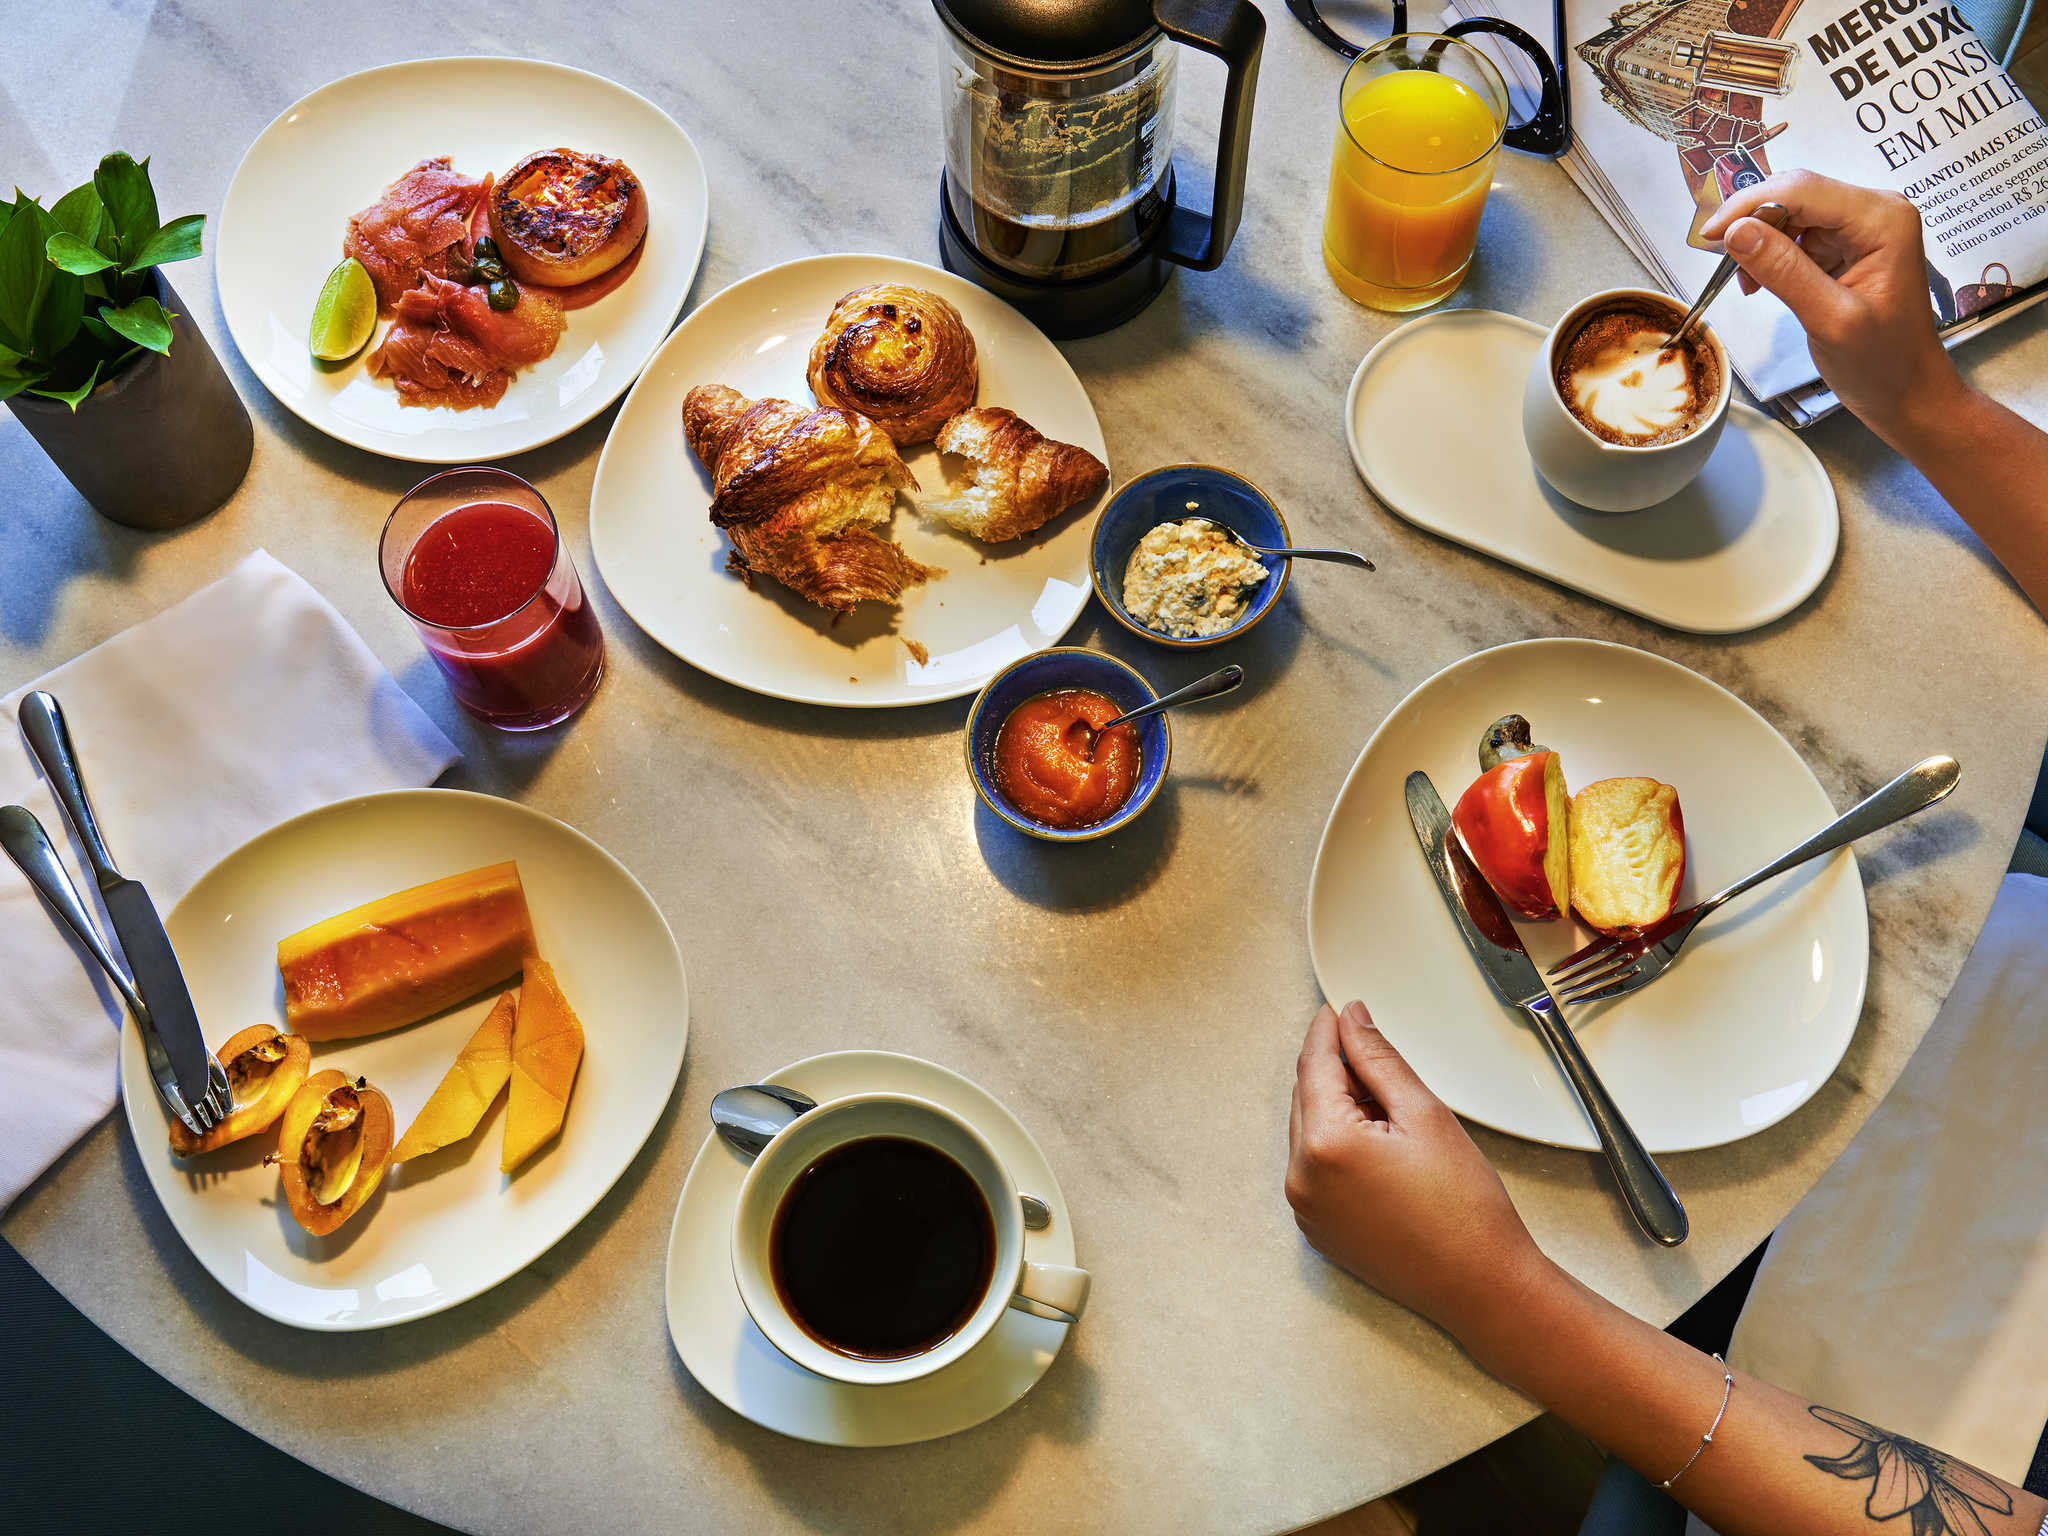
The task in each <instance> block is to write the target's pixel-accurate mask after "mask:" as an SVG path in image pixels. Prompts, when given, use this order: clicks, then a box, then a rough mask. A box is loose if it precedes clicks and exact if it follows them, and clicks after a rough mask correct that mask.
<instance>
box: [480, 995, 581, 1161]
mask: <svg viewBox="0 0 2048 1536" xmlns="http://www.w3.org/2000/svg"><path fill="white" fill-rule="evenodd" d="M582 1060H583V1026H582V1024H580V1023H579V1022H577V1019H576V1013H575V1010H574V1009H572V1008H571V1007H570V1006H569V1000H568V999H567V998H566V997H564V996H562V989H561V986H560V985H559V984H558V983H557V982H556V981H555V972H554V968H553V967H552V966H550V965H549V964H548V963H547V962H546V961H545V960H541V959H538V958H535V959H532V960H529V961H527V962H526V980H525V983H524V984H523V985H522V986H521V987H520V989H519V1018H518V1021H517V1023H516V1025H515V1026H514V1028H513V1031H512V1092H511V1097H510V1099H509V1100H508V1101H507V1102H506V1105H505V1151H504V1156H503V1157H502V1158H500V1159H499V1162H498V1168H499V1171H500V1172H502V1173H510V1172H511V1171H512V1170H513V1169H515V1168H517V1167H518V1166H519V1165H520V1164H521V1163H523V1162H525V1161H526V1160H527V1159H528V1158H529V1157H531V1156H533V1154H534V1153H536V1152H538V1151H539V1150H540V1149H541V1148H542V1147H544V1146H546V1145H547V1144H548V1143H549V1142H550V1141H552V1140H554V1138H555V1136H556V1135H557V1134H558V1133H559V1132H560V1131H561V1129H562V1117H563V1116H564V1115H566V1114H567V1113H568V1111H569V1093H570V1090H571V1089H573V1088H574V1087H575V1086H576V1068H577V1067H578V1066H579V1065H580V1064H581V1063H582Z"/></svg>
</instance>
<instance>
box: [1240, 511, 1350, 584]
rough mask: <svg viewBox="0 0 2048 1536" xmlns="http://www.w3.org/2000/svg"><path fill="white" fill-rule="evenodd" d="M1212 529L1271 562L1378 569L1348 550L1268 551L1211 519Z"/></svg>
mask: <svg viewBox="0 0 2048 1536" xmlns="http://www.w3.org/2000/svg"><path fill="white" fill-rule="evenodd" d="M1208 521H1209V522H1210V523H1211V525H1212V526H1213V527H1217V528H1222V529H1223V531H1224V532H1225V533H1227V534H1229V535H1230V539H1231V542H1232V543H1234V544H1236V545H1237V546H1238V548H1240V549H1248V550H1250V551H1251V552H1252V553H1253V554H1255V555H1264V556H1266V557H1267V558H1268V559H1272V560H1328V561H1330V562H1332V563H1333V564H1336V565H1355V566H1357V567H1358V568H1359V569H1360V570H1362V571H1375V570H1378V569H1379V567H1378V566H1376V565H1374V564H1373V563H1372V562H1371V561H1370V560H1368V559H1366V558H1365V556H1363V555H1361V554H1356V553H1354V552H1353V551H1351V550H1348V549H1268V548H1266V546H1265V545H1263V544H1254V543H1253V542H1252V541H1251V540H1250V539H1247V538H1246V537H1245V536H1244V535H1243V534H1241V533H1239V532H1238V531H1237V530H1236V529H1235V528H1229V527H1225V526H1224V525H1223V524H1222V523H1218V522H1216V521H1215V520H1214V519H1213V518H1211V519H1209V520H1208Z"/></svg>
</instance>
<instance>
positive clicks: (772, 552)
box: [683, 384, 939, 613]
mask: <svg viewBox="0 0 2048 1536" xmlns="http://www.w3.org/2000/svg"><path fill="white" fill-rule="evenodd" d="M683 435H684V437H685V438H686V439H687V440H688V441H689V444H690V451H691V452H692V453H694V454H696V455H697V457H698V459H699V460H701V461H702V463H703V465H704V467H705V468H706V469H708V470H710V471H711V521H712V522H713V523H715V524H717V525H718V526H719V527H720V528H723V529H724V530H725V532H726V536H727V537H728V538H730V539H731V540H732V547H733V552H732V555H731V557H730V559H729V560H728V562H727V563H728V566H729V568H731V569H733V570H736V571H738V572H739V573H740V575H741V576H742V577H745V578H746V579H747V580H748V582H749V584H751V581H752V574H753V573H754V572H756V571H758V572H760V573H761V574H762V575H764V576H772V577H774V578H775V579H776V580H777V581H779V582H781V583H782V584H783V585H784V586H785V587H788V588H789V589H790V591H792V592H794V593H796V594H797V596H799V597H801V598H803V599H805V600H806V601H808V602H813V603H816V604H817V605H818V606H819V607H821V608H832V609H836V610H838V611H839V612H841V613H845V612H848V611H850V610H851V609H852V608H853V606H854V605H855V604H856V603H859V602H861V601H863V600H867V599H871V600H873V601H875V602H883V603H893V602H895V601H896V600H897V598H899V597H900V596H902V594H903V589H904V587H906V586H910V585H913V584H915V583H917V582H921V581H923V580H924V579H925V578H926V577H928V576H933V575H937V574H939V573H938V572H936V571H933V570H930V569H928V568H926V567H925V566H922V565H919V564H918V563H917V562H916V561H915V560H913V559H911V558H910V557H909V556H908V555H906V554H905V553H904V552H903V551H902V549H901V548H899V547H898V546H897V545H896V543H895V542H894V541H893V540H891V539H888V538H886V537H883V536H882V535H880V534H877V533H876V532H874V528H873V526H871V525H880V524H885V523H887V522H888V521H889V513H890V510H891V508H892V507H893V506H894V505H895V501H896V492H897V490H898V489H899V488H901V487H903V486H911V487H915V486H916V484H917V481H916V480H915V479H913V478H912V477H911V473H910V469H909V467H908V466H907V465H905V464H904V462H903V460H902V458H901V457H900V456H898V454H897V452H896V445H895V444H894V443H892V442H890V441H889V439H888V437H887V435H886V434H884V433H883V432H881V431H880V430H878V429H877V428H876V426H875V424H874V423H873V422H871V421H868V420H867V419H866V418H864V417H861V416H856V415H855V414H854V413H853V412H851V411H841V410H835V409H833V408H831V407H829V406H825V407H820V408H819V409H816V410H807V409H805V408H804V407H803V406H801V405H797V404H794V403H792V402H791V401H788V400H749V399H748V398H747V397H746V396H745V395H743V394H741V393H740V392H739V391H738V390H736V389H728V388H727V387H726V386H725V385H723V384H700V385H698V386H697V387H696V388H695V389H693V390H691V391H690V392H689V393H688V394H687V395H685V396H684V397H683Z"/></svg>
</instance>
